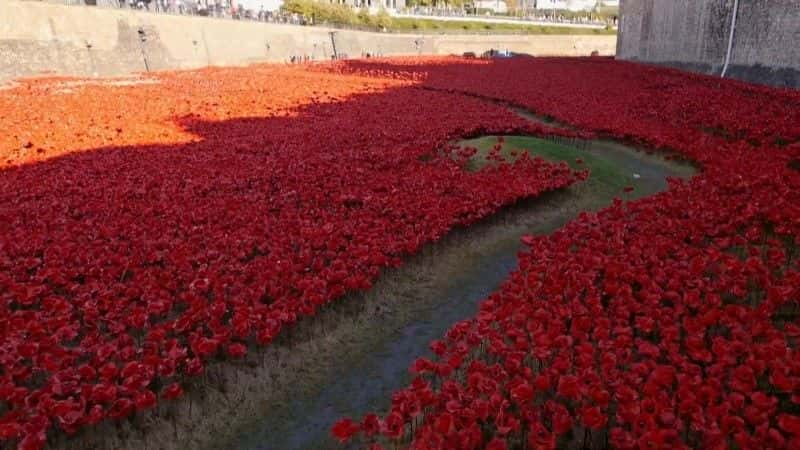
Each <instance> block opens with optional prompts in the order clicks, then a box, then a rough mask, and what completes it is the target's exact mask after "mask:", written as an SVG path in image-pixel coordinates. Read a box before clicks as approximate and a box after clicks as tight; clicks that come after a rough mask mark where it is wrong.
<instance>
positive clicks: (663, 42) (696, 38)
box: [617, 0, 800, 87]
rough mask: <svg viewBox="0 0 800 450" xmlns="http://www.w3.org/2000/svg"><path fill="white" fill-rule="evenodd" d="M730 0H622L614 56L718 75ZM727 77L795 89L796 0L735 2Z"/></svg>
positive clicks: (799, 15)
mask: <svg viewBox="0 0 800 450" xmlns="http://www.w3.org/2000/svg"><path fill="white" fill-rule="evenodd" d="M733 3H734V2H733V0H622V1H621V5H620V8H621V16H622V22H621V26H620V33H619V40H618V42H617V56H618V57H620V58H623V59H629V60H635V61H645V62H654V63H661V64H668V65H672V66H677V67H681V68H687V69H691V70H696V71H700V72H705V73H711V74H719V73H721V71H722V65H723V63H724V60H725V52H726V50H727V45H728V36H729V33H730V25H731V14H732V13H733ZM729 71H730V72H729V73H730V74H731V76H734V77H737V78H742V79H745V80H749V81H756V82H763V83H768V84H773V85H778V86H791V87H800V2H799V1H798V0H740V1H739V14H738V16H737V24H736V31H735V34H734V45H733V52H732V57H731V66H730V68H729Z"/></svg>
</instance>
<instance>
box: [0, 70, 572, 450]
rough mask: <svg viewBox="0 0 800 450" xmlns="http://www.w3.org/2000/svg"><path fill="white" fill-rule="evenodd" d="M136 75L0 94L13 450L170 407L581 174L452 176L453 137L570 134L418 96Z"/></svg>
mask: <svg viewBox="0 0 800 450" xmlns="http://www.w3.org/2000/svg"><path fill="white" fill-rule="evenodd" d="M146 80H147V82H145V83H139V84H133V85H131V84H130V83H121V82H108V81H96V80H92V81H85V80H56V79H50V80H39V81H33V82H24V83H22V84H21V85H20V86H18V87H15V88H12V89H7V90H3V91H0V111H1V112H2V114H0V126H2V128H3V129H4V130H5V132H4V133H3V134H2V135H1V136H0V156H2V159H1V160H2V165H3V169H2V171H1V172H0V439H2V440H3V441H7V442H8V443H9V444H10V445H18V446H19V447H20V448H25V449H29V448H30V449H35V448H40V447H41V446H43V445H44V443H45V442H46V438H47V434H48V433H67V434H72V433H75V432H76V431H78V430H80V429H81V428H82V427H87V426H91V425H93V424H96V423H99V422H101V421H104V420H127V418H129V417H131V416H132V415H134V414H137V413H139V412H141V411H145V410H148V409H150V408H153V407H154V406H155V405H156V404H157V402H160V401H164V400H169V399H174V398H177V397H179V396H181V395H182V393H183V389H184V388H185V387H186V385H185V384H182V381H183V380H185V379H186V378H187V377H200V376H201V375H202V374H203V372H204V370H205V367H206V365H207V364H208V362H209V360H211V359H212V358H217V359H219V358H232V359H238V358H245V357H247V355H248V350H249V349H251V348H253V347H254V346H256V345H267V344H269V343H270V342H271V341H272V340H273V339H275V337H276V336H277V335H278V334H279V333H280V332H281V330H284V329H286V328H287V327H291V326H292V325H293V324H294V323H295V322H296V321H297V320H298V319H299V318H300V317H302V316H313V315H314V314H315V312H316V310H317V309H318V308H319V307H321V306H322V305H324V304H326V303H328V302H331V301H333V300H335V299H336V298H338V297H340V296H341V295H342V294H344V293H346V292H348V291H356V290H363V289H368V288H369V287H370V286H371V283H372V281H373V280H374V279H375V277H377V276H378V274H379V273H380V271H381V270H382V269H383V268H385V267H387V266H395V265H397V264H400V263H401V261H402V258H403V256H404V255H408V254H411V253H414V252H416V251H417V250H418V249H419V248H420V247H421V246H422V245H423V244H425V243H426V242H431V241H435V240H437V239H439V238H440V237H441V236H443V235H444V234H446V233H447V232H448V231H449V230H450V229H452V228H453V227H458V226H468V225H469V224H471V223H473V222H474V221H476V220H478V219H480V218H482V217H486V216H488V215H490V214H492V213H493V212H495V211H497V210H498V209H500V208H502V207H503V206H504V205H507V204H510V203H513V202H515V201H517V200H519V199H521V198H525V197H531V196H536V195H538V194H540V193H542V192H545V191H549V190H553V189H558V188H561V187H564V186H567V185H569V184H571V183H573V182H575V181H577V180H578V179H579V178H580V176H581V175H579V174H575V173H573V172H572V171H571V170H570V169H569V168H568V167H567V166H566V165H565V164H562V165H554V164H550V163H546V162H544V161H542V160H532V159H527V158H525V159H519V160H518V161H516V162H514V163H513V164H500V165H497V166H495V167H492V168H489V169H486V170H483V171H481V172H477V173H471V172H469V171H466V170H464V168H463V167H462V166H461V165H460V163H459V161H456V160H455V159H453V158H451V157H450V156H448V155H445V154H443V153H441V152H440V149H441V148H443V147H445V146H446V145H445V144H446V143H447V142H449V141H450V140H452V139H456V138H459V137H460V136H462V135H477V134H480V133H482V132H484V131H486V132H492V133H506V134H508V133H515V132H517V133H538V134H541V133H544V132H549V133H561V134H569V133H566V132H558V131H556V130H550V129H547V128H546V127H542V126H535V125H531V124H528V123H527V122H526V121H525V120H523V119H521V118H519V117H516V116H515V115H514V114H513V113H511V112H509V111H507V110H505V109H504V108H502V107H500V106H497V105H488V104H486V103H485V102H484V101H482V100H479V99H474V98H468V97H465V96H463V95H458V94H447V93H438V92H429V91H426V90H424V89H421V88H419V87H417V86H415V82H413V81H405V80H392V79H376V78H372V77H364V76H359V75H347V74H337V73H326V72H324V71H320V70H317V69H306V68H294V67H280V66H265V67H253V68H237V69H208V70H201V71H194V72H180V73H166V74H160V75H157V76H153V77H151V78H147V79H146ZM398 425H402V424H401V423H399V422H398ZM350 431H352V427H349V428H348V427H344V428H343V432H342V435H345V434H347V433H349V432H350Z"/></svg>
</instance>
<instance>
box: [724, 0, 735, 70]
mask: <svg viewBox="0 0 800 450" xmlns="http://www.w3.org/2000/svg"><path fill="white" fill-rule="evenodd" d="M738 15H739V0H733V19H731V33H730V35H729V36H728V51H727V52H726V53H725V64H724V65H723V66H722V74H721V75H720V76H721V77H722V78H725V74H726V73H727V72H728V65H729V64H730V62H731V53H732V52H733V34H734V32H735V31H736V16H738Z"/></svg>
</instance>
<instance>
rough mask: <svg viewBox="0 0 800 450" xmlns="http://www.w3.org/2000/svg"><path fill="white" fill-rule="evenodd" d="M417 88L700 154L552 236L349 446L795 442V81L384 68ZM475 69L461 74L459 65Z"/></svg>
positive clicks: (798, 318) (645, 72)
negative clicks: (697, 169)
mask: <svg viewBox="0 0 800 450" xmlns="http://www.w3.org/2000/svg"><path fill="white" fill-rule="evenodd" d="M320 69H321V70H331V71H340V72H344V73H357V74H364V75H368V76H375V77H394V78H396V79H402V80H416V81H418V82H420V83H421V85H422V86H423V87H424V88H426V89H428V90H430V91H431V92H451V93H463V94H465V95H469V96H471V97H475V98H483V99H487V100H495V101H503V102H509V103H512V104H516V105H519V106H522V107H525V108H527V109H530V110H533V111H535V112H536V113H538V114H539V115H543V116H549V117H551V118H554V119H556V120H559V121H562V122H565V123H566V124H568V125H571V126H573V127H576V128H579V129H581V130H583V131H584V132H587V133H596V134H600V135H606V136H609V137H612V138H616V139H620V140H627V141H634V142H638V143H641V144H642V145H646V146H648V147H650V148H652V149H664V150H669V151H671V152H674V153H676V154H678V155H679V156H680V157H683V158H686V159H689V160H691V161H694V162H695V163H697V164H698V165H700V166H701V167H702V172H701V173H700V174H699V175H697V176H695V177H694V178H692V179H691V180H689V181H688V182H681V181H678V180H673V182H672V183H671V186H670V189H669V191H667V192H665V193H662V194H658V195H655V196H653V197H649V198H644V199H640V200H637V201H633V202H627V203H623V202H616V203H615V204H614V205H612V206H611V207H609V208H606V209H604V210H602V211H600V212H598V213H596V214H594V213H587V214H583V215H581V216H580V217H578V218H577V219H576V220H574V221H572V222H571V223H569V224H567V225H566V226H565V227H564V228H562V229H561V230H559V231H557V232H555V233H553V234H551V235H547V236H526V237H524V238H523V239H522V240H523V242H524V243H525V244H526V245H527V246H529V248H530V251H529V252H527V253H524V254H522V255H521V256H520V263H519V268H518V270H516V271H515V272H514V273H513V274H512V275H511V276H510V277H509V279H508V280H507V281H506V282H505V283H504V285H503V286H502V287H501V288H500V289H499V290H498V291H497V292H495V293H493V294H491V295H490V296H488V297H487V298H486V299H485V300H484V301H483V303H482V304H481V307H480V311H479V312H478V314H477V315H476V316H475V317H473V318H472V319H469V320H465V321H463V322H460V323H458V324H456V325H454V326H453V327H451V328H450V329H449V330H448V332H447V333H445V335H444V336H442V338H441V339H440V340H436V341H434V342H432V343H431V346H430V347H431V350H432V351H433V352H434V353H435V355H436V356H435V357H432V358H428V357H422V358H419V359H417V360H416V361H415V362H414V363H413V364H412V366H411V367H410V370H411V372H412V374H414V375H415V379H414V380H413V382H412V383H411V384H410V385H409V386H408V387H407V388H405V389H401V390H399V391H397V392H395V393H394V394H393V395H392V398H391V400H392V406H391V408H390V410H389V411H383V412H378V413H376V414H369V415H366V416H365V417H363V418H355V419H353V418H343V419H342V420H341V421H340V422H338V423H337V424H336V425H335V426H334V427H333V428H332V430H331V433H332V435H333V436H334V437H336V438H337V439H339V440H341V441H343V442H353V443H354V445H357V446H359V447H369V448H371V449H379V448H386V447H391V448H393V446H401V447H409V448H416V449H447V448H458V449H477V448H490V449H497V450H499V449H507V448H537V449H538V448H620V449H634V448H787V449H788V448H798V447H800V428H798V424H800V363H799V361H800V358H798V355H797V351H798V338H800V303H799V302H800V291H799V290H798V289H799V288H800V270H799V269H800V268H798V264H797V257H798V239H799V238H800V207H799V206H798V205H800V174H798V172H797V171H796V170H795V169H793V168H792V166H793V162H792V161H795V160H796V159H797V157H798V151H799V150H800V147H798V144H797V143H798V140H800V93H798V92H797V91H790V90H779V89H771V88H763V87H758V86H751V85H747V84H744V83H739V82H733V81H728V80H720V79H717V78H712V77H706V76H700V75H692V74H685V73H682V72H678V71H674V70H668V69H663V68H656V67H649V66H644V65H638V64H632V63H621V62H613V61H609V60H603V59H583V60H564V59H538V58H537V59H527V60H526V59H516V60H509V61H503V62H502V63H494V64H488V63H486V62H462V67H460V68H459V69H456V68H454V66H450V65H449V64H448V62H447V61H436V60H427V61H422V60H394V61H369V62H366V61H364V62H362V61H359V62H348V63H343V64H340V65H338V66H333V67H325V68H320ZM467 74H468V75H467Z"/></svg>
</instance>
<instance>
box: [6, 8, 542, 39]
mask: <svg viewBox="0 0 800 450" xmlns="http://www.w3.org/2000/svg"><path fill="white" fill-rule="evenodd" d="M0 1H1V0H0ZM22 1H28V2H36V3H52V4H61V5H68V6H82V7H96V8H107V9H118V10H133V11H140V12H147V13H152V14H170V15H181V16H194V17H208V18H214V19H228V20H247V21H253V22H263V23H270V24H284V25H303V26H320V27H324V28H334V29H339V30H355V31H371V32H383V33H394V34H418V35H419V34H423V35H436V34H438V35H444V34H468V35H497V34H502V35H526V34H530V33H529V32H527V31H525V30H512V29H502V28H499V29H487V30H480V29H459V28H452V27H449V28H442V29H438V30H437V29H407V30H406V29H385V28H379V27H377V26H370V25H359V24H343V23H333V22H316V23H315V22H312V21H310V20H308V19H306V18H305V17H303V16H301V15H299V14H292V13H286V12H282V11H253V10H245V9H243V8H238V9H237V10H232V9H231V8H230V7H229V6H227V5H229V1H228V0H219V1H217V0H200V1H197V0H149V1H145V0H22ZM399 17H402V16H399ZM439 17H443V16H439ZM459 18H461V19H463V20H467V21H469V20H470V19H473V18H475V16H459ZM519 23H520V25H523V24H526V21H525V20H519ZM552 23H558V22H552ZM529 24H531V25H544V26H546V25H547V23H532V22H529Z"/></svg>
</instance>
